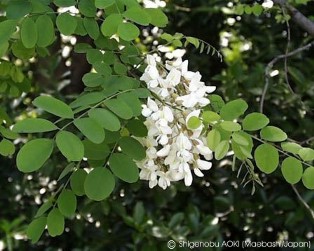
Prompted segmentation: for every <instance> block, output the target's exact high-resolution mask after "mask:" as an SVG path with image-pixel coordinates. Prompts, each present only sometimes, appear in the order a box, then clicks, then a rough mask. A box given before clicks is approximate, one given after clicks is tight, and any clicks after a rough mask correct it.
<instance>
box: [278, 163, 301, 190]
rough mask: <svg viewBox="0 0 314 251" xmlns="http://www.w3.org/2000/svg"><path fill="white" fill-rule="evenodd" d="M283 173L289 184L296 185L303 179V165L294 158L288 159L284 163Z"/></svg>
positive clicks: (282, 166)
mask: <svg viewBox="0 0 314 251" xmlns="http://www.w3.org/2000/svg"><path fill="white" fill-rule="evenodd" d="M281 172H282V175H283V177H284V178H285V180H286V181H287V182H288V183H290V184H296V183H298V182H299V181H300V180H301V178H302V174H303V167H302V163H301V161H299V160H297V159H296V158H294V157H288V158H286V159H285V160H284V161H283V162H282V165H281Z"/></svg>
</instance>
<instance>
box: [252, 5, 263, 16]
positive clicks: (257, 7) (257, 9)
mask: <svg viewBox="0 0 314 251" xmlns="http://www.w3.org/2000/svg"><path fill="white" fill-rule="evenodd" d="M251 10H252V12H253V14H254V15H255V16H259V15H261V14H262V12H263V7H262V6H261V5H260V4H255V5H253V7H252V8H251Z"/></svg>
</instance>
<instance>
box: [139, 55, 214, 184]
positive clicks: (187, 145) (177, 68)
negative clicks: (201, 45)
mask: <svg viewBox="0 0 314 251" xmlns="http://www.w3.org/2000/svg"><path fill="white" fill-rule="evenodd" d="M147 63H148V66H147V68H146V69H145V72H144V74H143V75H142V77H141V80H142V81H144V82H146V84H147V88H148V89H149V90H150V91H151V92H153V93H155V94H156V95H158V97H159V98H158V100H155V99H153V98H148V100H147V103H146V104H145V105H143V106H142V107H143V109H142V115H143V116H144V117H145V118H146V120H145V122H144V124H145V125H146V127H147V129H148V136H147V137H146V139H145V140H140V142H141V143H142V144H143V145H144V146H145V147H146V158H145V159H144V160H143V161H140V162H137V164H138V165H139V167H140V169H141V171H140V178H141V179H143V180H148V181H149V187H150V188H153V187H155V186H157V185H158V186H160V187H161V188H162V189H166V188H167V187H169V186H170V184H171V182H178V181H180V180H184V184H185V185H186V186H190V185H191V184H192V181H193V175H192V170H193V173H194V174H195V175H196V176H198V177H203V176H204V174H203V173H202V170H208V169H210V168H211V165H212V163H211V162H210V161H209V160H211V159H212V151H211V150H210V149H209V148H208V147H207V146H206V139H205V138H204V137H203V136H202V131H203V129H204V125H203V124H201V125H200V126H199V127H198V128H196V129H189V128H188V126H187V123H188V121H189V119H190V118H191V117H197V118H198V117H199V116H200V113H201V108H202V107H204V106H206V105H208V104H209V102H210V101H209V99H208V98H207V95H208V93H211V92H213V91H214V90H215V87H213V86H206V85H205V83H204V82H202V81H201V77H202V76H201V74H200V73H199V72H192V71H189V70H188V61H187V60H186V61H182V59H181V58H178V59H177V60H176V61H174V62H167V63H166V69H167V70H168V71H169V72H168V71H167V70H164V69H163V68H160V69H159V70H158V69H157V63H156V60H155V58H154V57H153V56H148V57H147ZM203 159H205V160H203Z"/></svg>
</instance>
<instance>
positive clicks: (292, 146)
mask: <svg viewBox="0 0 314 251" xmlns="http://www.w3.org/2000/svg"><path fill="white" fill-rule="evenodd" d="M281 148H282V150H284V151H286V152H289V153H293V154H297V153H298V152H299V150H300V149H301V148H302V146H300V145H299V144H297V143H293V142H283V143H281Z"/></svg>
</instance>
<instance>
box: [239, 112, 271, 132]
mask: <svg viewBox="0 0 314 251" xmlns="http://www.w3.org/2000/svg"><path fill="white" fill-rule="evenodd" d="M242 123H243V129H244V130H246V131H256V130H260V129H262V128H264V127H265V126H267V125H268V124H269V119H268V118H267V117H266V116H265V115H264V114H262V113H257V112H253V113H250V114H248V115H247V116H246V117H245V118H244V119H243V122H242Z"/></svg>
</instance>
